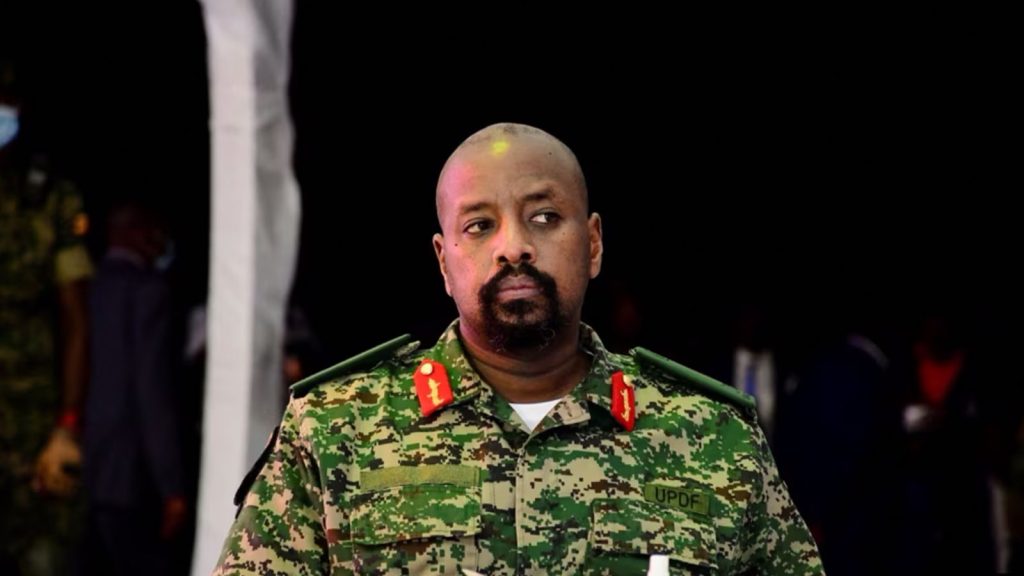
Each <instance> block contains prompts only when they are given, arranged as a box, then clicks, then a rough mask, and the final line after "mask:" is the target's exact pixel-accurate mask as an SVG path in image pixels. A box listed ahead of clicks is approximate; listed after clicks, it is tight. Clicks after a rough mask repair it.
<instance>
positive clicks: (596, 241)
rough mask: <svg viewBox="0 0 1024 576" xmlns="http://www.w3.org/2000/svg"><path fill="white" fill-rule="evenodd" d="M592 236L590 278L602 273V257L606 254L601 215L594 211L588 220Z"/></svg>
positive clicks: (589, 231)
mask: <svg viewBox="0 0 1024 576" xmlns="http://www.w3.org/2000/svg"><path fill="white" fill-rule="evenodd" d="M587 231H588V235H589V237H590V279H591V280H593V279H594V278H597V275H598V274H600V273H601V259H602V257H603V256H604V241H603V240H602V239H601V215H600V214H598V213H597V212H594V213H593V214H591V215H590V220H588V221H587Z"/></svg>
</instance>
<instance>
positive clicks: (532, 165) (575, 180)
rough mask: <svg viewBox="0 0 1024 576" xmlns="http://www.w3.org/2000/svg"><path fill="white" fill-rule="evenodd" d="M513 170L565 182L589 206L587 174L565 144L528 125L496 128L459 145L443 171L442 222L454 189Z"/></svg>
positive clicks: (438, 197) (438, 203)
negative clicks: (483, 174) (489, 173)
mask: <svg viewBox="0 0 1024 576" xmlns="http://www.w3.org/2000/svg"><path fill="white" fill-rule="evenodd" d="M510 167H511V168H512V169H515V170H520V171H533V172H544V173H546V175H547V176H549V177H551V178H556V179H558V180H562V181H564V182H565V183H566V185H567V186H568V187H570V188H571V189H573V190H574V191H575V192H576V193H578V194H580V195H581V198H582V200H583V206H584V207H586V206H587V204H588V199H587V184H586V180H585V179H584V177H583V170H582V169H581V168H580V164H579V161H578V160H577V159H576V155H575V154H573V152H572V150H570V149H569V147H568V146H566V145H565V144H564V143H563V142H562V141H561V140H559V139H558V138H555V137H554V136H552V135H551V134H548V133H547V132H545V131H543V130H541V129H539V128H534V127H533V126H527V125H526V124H513V123H501V124H492V125H490V126H488V127H486V128H484V129H482V130H480V131H478V132H476V133H475V134H473V135H472V136H470V137H469V138H466V139H465V140H464V141H463V142H462V144H459V147H458V148H456V149H455V151H454V152H452V154H451V156H449V157H448V161H447V162H445V165H444V168H442V169H441V175H440V177H439V178H438V180H437V189H436V193H435V197H434V201H435V203H436V206H437V218H438V221H441V222H443V218H442V212H443V211H444V209H445V205H446V201H445V198H446V197H447V196H448V192H450V191H451V190H452V189H453V188H457V187H460V186H463V185H464V184H465V183H466V182H467V181H468V180H471V179H473V178H475V177H478V176H479V175H480V174H481V172H482V171H491V170H499V169H508V168H510ZM585 209H586V208H585Z"/></svg>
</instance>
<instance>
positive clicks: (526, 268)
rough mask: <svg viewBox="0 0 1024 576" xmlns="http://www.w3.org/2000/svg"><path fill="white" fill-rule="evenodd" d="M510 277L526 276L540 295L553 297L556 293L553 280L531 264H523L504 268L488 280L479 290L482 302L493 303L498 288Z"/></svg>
mask: <svg viewBox="0 0 1024 576" xmlns="http://www.w3.org/2000/svg"><path fill="white" fill-rule="evenodd" d="M510 276H526V277H528V278H531V279H533V280H534V281H535V282H536V283H537V285H538V286H540V288H541V292H542V293H544V294H549V295H554V294H555V293H556V290H555V279H554V278H552V277H551V276H549V275H548V274H545V273H544V272H541V271H540V270H538V269H537V267H536V266H534V265H533V264H530V263H529V262H523V263H521V264H518V265H515V266H512V265H509V266H505V267H504V268H502V269H501V270H499V271H498V273H497V274H495V275H494V276H493V277H492V278H491V279H490V280H488V281H487V283H486V284H484V285H483V287H482V288H481V289H480V293H481V295H482V296H483V297H484V301H492V302H493V301H494V299H495V298H496V297H497V295H498V290H499V286H500V284H501V282H502V280H504V279H506V278H508V277H510Z"/></svg>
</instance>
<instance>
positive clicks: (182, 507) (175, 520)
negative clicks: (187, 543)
mask: <svg viewBox="0 0 1024 576" xmlns="http://www.w3.org/2000/svg"><path fill="white" fill-rule="evenodd" d="M187 514H188V505H187V504H186V503H185V497H184V496H171V497H170V498H168V499H166V500H164V512H163V518H162V520H161V522H160V537H161V538H163V539H164V540H170V539H171V538H174V536H175V535H176V534H177V533H178V532H180V531H181V527H182V525H183V524H185V516H186V515H187Z"/></svg>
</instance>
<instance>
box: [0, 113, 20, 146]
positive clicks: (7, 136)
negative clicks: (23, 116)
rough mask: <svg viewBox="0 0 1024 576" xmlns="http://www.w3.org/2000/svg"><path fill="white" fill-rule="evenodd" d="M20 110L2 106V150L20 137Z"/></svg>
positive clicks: (0, 129)
mask: <svg viewBox="0 0 1024 576" xmlns="http://www.w3.org/2000/svg"><path fill="white" fill-rule="evenodd" d="M19 126H20V125H19V123H18V109H17V108H14V107H13V106H8V105H6V104H0V148H3V147H4V146H7V145H8V144H10V143H11V140H14V137H15V136H17V135H18V128H19Z"/></svg>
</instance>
